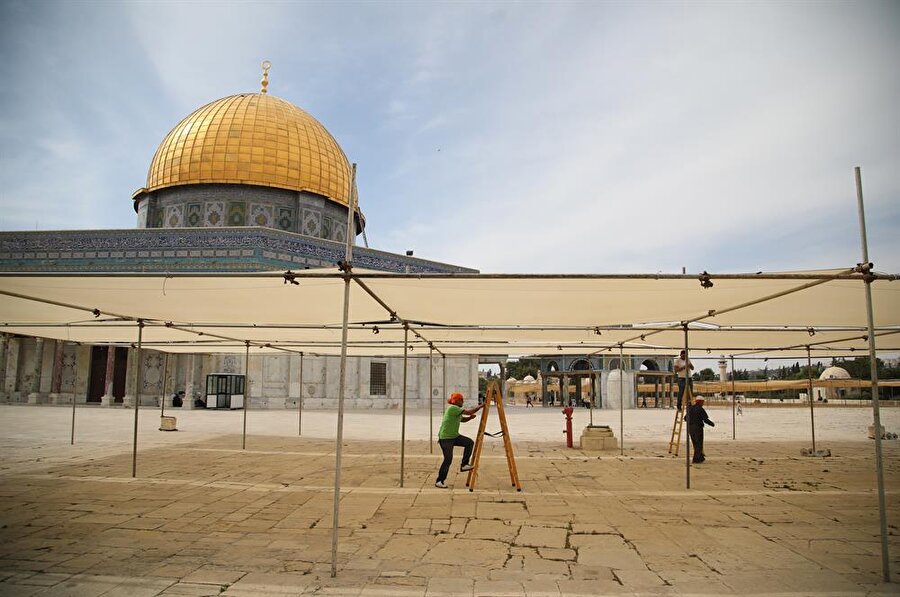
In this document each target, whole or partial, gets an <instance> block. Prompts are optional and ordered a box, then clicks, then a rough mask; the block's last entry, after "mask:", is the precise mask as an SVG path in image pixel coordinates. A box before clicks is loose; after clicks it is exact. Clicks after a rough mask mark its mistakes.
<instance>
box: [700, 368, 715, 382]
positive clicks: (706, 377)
mask: <svg viewBox="0 0 900 597" xmlns="http://www.w3.org/2000/svg"><path fill="white" fill-rule="evenodd" d="M696 375H697V377H698V379H699V381H715V379H716V372H715V371H713V370H712V369H710V368H709V367H707V368H706V369H701V370H700V373H697V374H696Z"/></svg>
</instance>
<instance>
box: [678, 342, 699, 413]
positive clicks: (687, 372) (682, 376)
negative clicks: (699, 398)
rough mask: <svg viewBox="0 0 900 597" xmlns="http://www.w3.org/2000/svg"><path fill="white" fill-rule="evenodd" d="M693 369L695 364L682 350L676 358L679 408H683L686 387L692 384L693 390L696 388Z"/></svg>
mask: <svg viewBox="0 0 900 597" xmlns="http://www.w3.org/2000/svg"><path fill="white" fill-rule="evenodd" d="M693 369H694V364H693V363H692V362H691V361H690V359H688V358H687V354H685V352H684V351H683V350H682V351H681V352H680V353H679V354H678V358H677V359H675V375H676V376H677V377H678V410H681V401H682V400H684V388H685V387H687V386H690V387H691V389H692V390H693V389H694V380H693V379H691V371H692V370H693ZM687 406H690V405H689V404H688V405H687Z"/></svg>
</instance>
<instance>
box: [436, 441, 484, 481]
mask: <svg viewBox="0 0 900 597" xmlns="http://www.w3.org/2000/svg"><path fill="white" fill-rule="evenodd" d="M438 444H440V446H441V452H443V453H444V462H442V463H441V469H440V470H439V471H438V478H437V480H438V481H446V480H447V473H449V472H450V463H452V462H453V448H454V447H456V446H462V447H463V457H462V464H461V465H460V466H466V465H467V464H469V458H471V457H472V449H473V448H474V447H475V442H473V441H472V440H471V439H469V438H468V437H466V436H465V435H457V436H456V437H455V438H453V439H439V440H438Z"/></svg>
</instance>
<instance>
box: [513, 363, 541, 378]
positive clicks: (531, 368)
mask: <svg viewBox="0 0 900 597" xmlns="http://www.w3.org/2000/svg"><path fill="white" fill-rule="evenodd" d="M540 370H541V362H540V361H539V360H538V359H519V360H518V361H510V362H508V363H507V364H506V376H507V377H514V378H516V379H518V380H522V379H524V378H525V376H526V375H530V376H531V377H533V378H535V379H537V376H538V372H539V371H540Z"/></svg>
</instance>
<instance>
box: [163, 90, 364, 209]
mask: <svg viewBox="0 0 900 597" xmlns="http://www.w3.org/2000/svg"><path fill="white" fill-rule="evenodd" d="M204 183H233V184H250V185H261V186H267V187H277V188H281V189H289V190H292V191H311V192H313V193H318V194H319V195H324V196H325V197H328V198H329V199H331V200H332V201H336V202H338V203H342V204H344V205H348V204H349V196H350V165H349V163H348V161H347V156H345V155H344V152H343V151H342V150H341V148H340V146H339V145H338V144H337V141H335V140H334V137H332V136H331V134H330V133H329V132H328V131H327V130H326V129H325V127H324V126H322V124H321V123H320V122H319V121H318V120H316V119H315V118H313V117H312V116H310V115H309V114H307V113H306V112H304V111H303V110H301V109H300V108H298V107H297V106H295V105H294V104H292V103H290V102H288V101H285V100H283V99H281V98H278V97H274V96H271V95H268V94H261V93H244V94H240V95H232V96H229V97H224V98H222V99H220V100H216V101H214V102H212V103H209V104H207V105H205V106H203V107H202V108H199V109H198V110H196V111H194V113H193V114H191V115H190V116H188V117H187V118H185V119H184V120H182V121H181V122H179V123H178V125H177V126H176V127H175V128H173V129H172V131H171V132H170V133H169V134H168V135H166V138H165V139H163V142H162V143H160V145H159V149H157V150H156V154H155V155H154V156H153V161H152V162H151V163H150V171H149V172H148V173H147V187H146V190H147V191H154V190H156V189H161V188H165V187H172V186H176V185H187V184H204Z"/></svg>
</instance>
